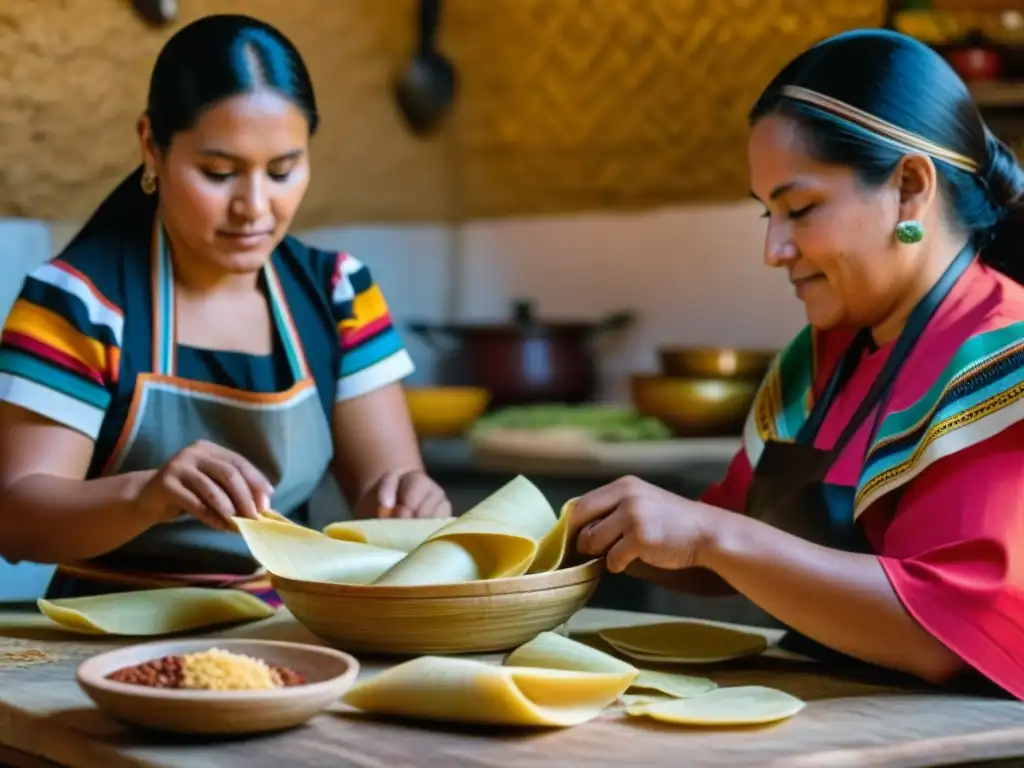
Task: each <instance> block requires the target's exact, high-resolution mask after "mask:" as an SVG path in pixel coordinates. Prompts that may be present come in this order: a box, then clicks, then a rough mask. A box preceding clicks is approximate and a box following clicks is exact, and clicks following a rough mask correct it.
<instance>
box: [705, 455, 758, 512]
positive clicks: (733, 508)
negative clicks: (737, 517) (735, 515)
mask: <svg viewBox="0 0 1024 768" xmlns="http://www.w3.org/2000/svg"><path fill="white" fill-rule="evenodd" d="M753 477H754V471H753V470H752V469H751V468H750V462H749V461H748V460H747V453H746V451H744V450H743V449H742V448H741V449H740V451H739V452H738V453H737V454H736V455H735V456H733V459H732V461H731V462H730V463H729V469H728V470H726V473H725V477H724V478H722V481H721V482H719V483H715V484H714V485H711V486H709V487H708V489H707V490H706V491H704V493H703V494H701V497H700V500H701V501H702V502H704V503H705V504H710V505H711V506H713V507H719V508H720V509H727V510H729V511H730V512H743V510H744V509H745V508H746V506H747V489H748V488H749V487H750V481H751V480H752V479H753Z"/></svg>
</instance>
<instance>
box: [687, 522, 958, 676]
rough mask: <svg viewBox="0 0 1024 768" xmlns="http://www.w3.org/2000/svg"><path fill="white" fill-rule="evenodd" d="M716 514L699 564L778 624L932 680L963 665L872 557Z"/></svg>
mask: <svg viewBox="0 0 1024 768" xmlns="http://www.w3.org/2000/svg"><path fill="white" fill-rule="evenodd" d="M719 512H720V513H721V515H722V517H721V520H720V524H719V525H718V526H717V528H716V531H715V533H714V535H713V536H712V537H711V541H710V542H709V545H708V547H707V549H706V551H705V552H704V553H703V554H702V555H701V562H700V564H701V565H703V566H704V567H707V568H709V569H711V570H713V571H715V573H717V574H718V575H719V576H721V577H722V578H723V579H725V580H726V581H727V582H728V583H729V584H731V585H732V586H733V587H734V588H735V589H736V591H737V592H740V593H742V594H743V595H745V596H746V597H747V598H748V599H750V600H751V601H752V602H754V603H756V604H757V605H758V606H759V607H760V608H762V609H763V610H765V611H767V612H768V613H770V614H772V615H773V616H774V617H775V618H776V619H778V620H779V621H781V622H783V623H784V624H786V625H787V626H789V627H791V628H793V629H795V630H797V631H798V632H800V633H802V634H804V635H806V636H807V637H809V638H811V639H812V640H816V641H817V642H819V643H821V644H823V645H825V646H828V647H830V648H833V649H835V650H838V651H840V652H842V653H845V654H847V655H849V656H853V657H855V658H858V659H861V660H863V661H867V662H870V663H874V664H878V665H880V666H884V667H888V668H890V669H896V670H900V671H903V672H908V673H911V674H914V675H917V676H918V677H921V678H923V679H925V680H928V681H930V682H940V681H942V680H944V679H946V678H948V677H949V676H951V675H952V674H953V673H955V672H956V671H958V670H959V669H960V668H961V667H962V662H961V661H960V659H959V658H958V657H957V656H956V655H955V654H954V653H953V652H952V651H950V650H949V649H948V648H946V647H945V646H944V645H942V644H941V643H940V642H939V641H938V640H936V639H935V638H934V637H932V636H931V635H930V634H928V632H926V631H925V630H924V629H923V628H922V627H921V626H920V625H919V624H918V623H917V622H916V621H914V619H913V618H912V617H911V616H910V615H909V614H908V613H907V611H906V610H905V609H904V608H903V605H902V604H901V603H900V601H899V598H898V597H897V596H896V593H895V592H894V591H893V588H892V586H891V584H890V583H889V579H888V577H887V576H886V575H885V572H884V571H883V569H882V566H881V564H880V563H879V562H878V558H877V557H875V556H874V555H867V554H853V553H849V552H841V551H837V550H833V549H828V548H826V547H821V546H818V545H816V544H812V543H810V542H808V541H805V540H803V539H800V538H798V537H796V536H792V535H790V534H788V533H784V532H783V531H780V530H778V529H776V528H773V527H771V526H769V525H766V524H764V523H761V522H759V521H757V520H753V519H751V518H748V517H744V516H742V515H736V514H733V513H731V512H724V511H720V510H719Z"/></svg>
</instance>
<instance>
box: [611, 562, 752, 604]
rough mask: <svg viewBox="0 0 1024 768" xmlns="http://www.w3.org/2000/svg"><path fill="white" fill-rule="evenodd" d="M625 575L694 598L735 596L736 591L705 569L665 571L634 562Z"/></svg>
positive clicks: (712, 572) (715, 574)
mask: <svg viewBox="0 0 1024 768" xmlns="http://www.w3.org/2000/svg"><path fill="white" fill-rule="evenodd" d="M626 573H627V574H629V575H630V576H633V577H634V578H637V579H643V580H644V581H649V582H651V583H652V584H657V585H658V586H659V587H664V588H665V589H671V590H672V591H673V592H681V593H683V594H686V595H694V596H696V597H727V596H728V595H735V594H736V590H735V589H733V587H732V585H731V584H729V583H728V582H727V581H725V579H723V578H722V577H721V576H719V575H718V574H717V573H715V572H714V571H709V570H708V569H707V568H686V569H684V570H681V571H666V570H664V569H663V568H652V567H651V566H649V565H647V564H646V563H642V562H640V561H639V560H634V561H633V563H632V564H631V565H630V566H629V567H628V568H626Z"/></svg>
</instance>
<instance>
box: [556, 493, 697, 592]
mask: <svg viewBox="0 0 1024 768" xmlns="http://www.w3.org/2000/svg"><path fill="white" fill-rule="evenodd" d="M716 511H717V510H715V509H714V508H713V507H708V506H706V505H703V504H698V503H697V502H693V501H689V500H688V499H684V498H682V497H681V496H676V495H675V494H672V493H669V492H668V491H663V490H662V489H661V488H657V487H655V486H653V485H651V484H650V483H646V482H644V481H643V480H639V479H637V478H635V477H624V478H621V479H619V480H616V481H615V482H613V483H610V484H609V485H606V486H604V487H602V488H598V489H597V490H595V491H591V492H590V493H588V494H586V495H584V496H581V497H580V498H579V499H578V500H577V501H576V503H575V504H574V505H573V506H572V509H571V511H570V515H571V519H570V521H569V530H570V537H572V536H573V535H576V536H577V538H576V548H577V550H578V551H579V552H580V554H583V555H589V556H591V557H601V556H604V557H605V563H606V565H607V567H608V570H609V571H611V572H612V573H621V572H623V571H625V570H626V568H627V567H628V566H629V565H630V563H632V562H633V561H635V560H639V561H641V562H643V563H646V564H647V565H649V566H651V567H653V568H660V569H662V570H666V571H676V570H681V569H684V568H695V567H700V566H701V562H702V553H703V551H704V550H705V548H706V546H707V545H708V543H709V542H710V541H711V540H712V532H713V529H714V523H715V522H716V521H715V513H716Z"/></svg>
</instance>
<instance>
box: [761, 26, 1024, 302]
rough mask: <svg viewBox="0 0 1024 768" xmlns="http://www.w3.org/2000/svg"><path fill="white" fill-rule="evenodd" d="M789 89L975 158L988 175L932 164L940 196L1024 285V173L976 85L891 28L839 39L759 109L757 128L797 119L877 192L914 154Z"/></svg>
mask: <svg viewBox="0 0 1024 768" xmlns="http://www.w3.org/2000/svg"><path fill="white" fill-rule="evenodd" d="M786 86H799V87H802V88H806V89H809V90H812V91H817V92H818V93H821V94H824V95H826V96H829V97H832V98H834V99H838V100H839V101H842V102H845V103H846V104H848V105H850V106H852V107H856V108H857V109H860V110H862V111H864V112H867V113H869V114H870V115H873V116H874V117H876V118H880V119H882V120H885V121H887V122H889V123H892V124H893V125H896V126H898V127H900V128H902V129H903V130H905V131H909V132H911V133H914V134H916V135H917V136H920V137H922V138H925V139H928V140H929V141H931V142H932V143H934V144H938V145H939V146H941V147H943V148H944V149H947V150H952V151H954V152H957V153H959V154H961V155H965V156H966V157H968V158H970V159H971V160H973V161H975V162H976V163H977V164H978V168H979V171H978V172H977V173H971V172H969V171H966V170H962V169H961V168H958V167H956V166H954V165H951V164H949V163H948V162H945V161H944V160H942V159H939V158H935V157H932V160H933V161H934V163H935V168H936V170H937V173H938V177H939V186H940V191H941V193H942V194H943V195H944V196H945V198H946V200H947V201H948V202H949V204H950V208H951V210H952V212H953V215H954V216H955V218H956V220H955V222H954V223H955V224H957V225H959V226H960V227H961V228H962V229H964V230H965V231H967V232H969V233H970V234H971V235H972V236H973V237H974V239H975V242H976V244H977V245H978V247H980V248H981V258H982V260H983V261H984V262H985V263H987V264H989V265H991V266H993V267H995V268H996V269H999V270H1000V271H1001V272H1004V273H1005V274H1007V275H1009V276H1010V277H1012V278H1013V279H1015V280H1017V282H1024V253H1022V249H1024V200H1022V194H1024V170H1022V169H1021V166H1020V165H1019V164H1018V163H1017V160H1016V158H1015V157H1014V156H1013V154H1012V153H1011V152H1010V150H1009V149H1008V148H1007V146H1006V145H1005V144H1004V143H1003V142H1001V141H1000V140H999V139H997V138H996V137H995V136H994V135H993V134H992V132H991V131H990V130H989V129H988V127H987V126H986V125H985V121H984V120H983V119H982V117H981V114H980V113H979V112H978V108H977V106H976V105H975V104H974V101H973V100H972V99H971V94H970V91H968V89H967V86H966V85H964V83H963V81H962V80H961V79H960V77H959V76H958V75H957V74H956V72H955V71H954V70H953V68H952V67H950V66H949V64H947V63H946V61H945V60H944V59H943V58H942V57H941V56H940V55H939V54H938V53H937V52H935V51H934V50H932V49H931V48H929V47H928V46H927V45H925V44H924V43H921V42H919V41H917V40H915V39H913V38H911V37H907V36H906V35H901V34H899V33H897V32H892V31H889V30H881V29H871V30H856V31H852V32H846V33H843V34H840V35H836V36H835V37H831V38H829V39H827V40H825V41H823V42H821V43H818V44H817V45H815V46H814V47H812V48H810V49H808V50H807V51H804V52H803V53H802V54H800V55H799V56H797V57H796V58H795V59H794V60H793V61H791V62H790V63H789V64H788V65H787V66H786V67H785V68H784V69H783V70H782V71H781V72H780V73H779V74H778V75H776V76H775V79H774V80H772V82H771V83H769V85H768V87H767V88H766V89H765V91H764V93H762V94H761V97H760V98H759V99H758V100H757V103H756V104H754V107H753V109H752V110H751V112H750V123H751V125H753V124H754V123H756V122H757V121H758V120H760V119H761V118H762V117H764V116H765V115H768V114H783V115H785V116H786V117H789V118H791V119H793V120H795V121H796V122H797V123H799V125H800V126H801V128H802V129H803V130H804V132H805V135H806V140H807V142H808V151H809V152H811V154H812V155H813V156H814V157H815V158H817V159H819V160H821V161H822V162H825V163H832V164H836V165H845V166H848V167H850V168H853V169H854V170H855V171H856V172H857V174H858V176H859V178H860V180H861V181H862V183H864V184H866V185H868V186H874V185H878V184H881V183H882V182H883V181H885V180H886V179H888V178H890V177H891V175H892V173H893V171H894V170H895V168H896V165H897V163H898V162H899V160H900V158H901V157H903V156H904V155H906V154H907V152H908V151H909V150H901V149H900V148H898V147H894V146H893V145H892V144H889V143H887V142H885V141H884V140H882V139H881V138H880V137H879V136H878V134H875V133H874V132H872V131H869V130H867V129H864V128H861V127H859V126H857V125H855V124H854V123H852V122H849V121H847V120H845V119H843V118H841V117H838V116H836V115H833V114H832V113H830V112H828V111H826V110H823V109H821V108H818V107H815V106H812V105H810V104H808V103H805V102H802V101H798V100H795V99H792V98H789V97H787V96H786V95H785V93H784V92H783V89H784V88H785V87H786Z"/></svg>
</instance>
